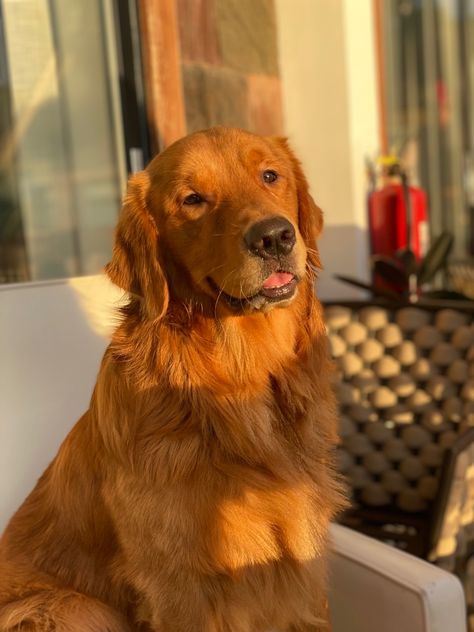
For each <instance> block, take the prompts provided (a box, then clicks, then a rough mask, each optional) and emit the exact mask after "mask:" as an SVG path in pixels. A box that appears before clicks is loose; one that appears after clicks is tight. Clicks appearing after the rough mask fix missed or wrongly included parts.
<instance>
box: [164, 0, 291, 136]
mask: <svg viewBox="0 0 474 632" xmlns="http://www.w3.org/2000/svg"><path fill="white" fill-rule="evenodd" d="M176 2H177V8H178V17H179V38H180V50H181V60H182V65H181V70H182V83H183V92H184V102H185V109H186V125H187V132H188V133H189V132H193V131H196V130H198V129H203V128H206V127H211V126H213V125H228V126H236V127H242V128H244V129H248V130H250V131H253V132H256V133H259V134H281V133H282V131H283V113H282V102H281V94H280V90H281V86H280V79H279V76H278V50H277V32H276V22H275V15H274V4H273V2H274V0H176Z"/></svg>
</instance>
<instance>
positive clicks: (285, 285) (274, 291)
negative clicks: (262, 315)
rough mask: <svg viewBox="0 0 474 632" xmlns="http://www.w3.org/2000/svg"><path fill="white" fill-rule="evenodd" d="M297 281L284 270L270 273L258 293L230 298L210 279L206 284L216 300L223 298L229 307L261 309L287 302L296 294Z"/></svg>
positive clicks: (230, 296) (291, 274) (290, 273)
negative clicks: (268, 305)
mask: <svg viewBox="0 0 474 632" xmlns="http://www.w3.org/2000/svg"><path fill="white" fill-rule="evenodd" d="M298 281H299V279H298V278H297V277H296V276H295V275H294V274H293V273H292V272H287V271H285V270H278V271H276V272H272V274H270V276H269V277H267V278H266V279H265V281H264V282H263V283H262V286H261V288H260V290H259V291H258V292H256V293H255V294H253V295H251V296H232V295H231V294H227V293H226V292H224V290H223V289H222V288H220V287H219V285H218V284H217V283H216V282H215V281H214V279H212V278H211V277H207V282H208V284H209V286H210V287H211V289H212V290H213V291H214V292H215V293H216V294H217V298H218V299H219V298H220V297H222V298H224V299H225V300H226V302H227V303H228V304H229V306H230V307H232V308H234V309H236V308H244V307H250V308H253V309H261V308H262V307H263V306H264V305H266V304H268V303H279V302H283V301H288V300H289V299H291V298H292V297H293V295H294V294H295V292H296V286H297V285H298Z"/></svg>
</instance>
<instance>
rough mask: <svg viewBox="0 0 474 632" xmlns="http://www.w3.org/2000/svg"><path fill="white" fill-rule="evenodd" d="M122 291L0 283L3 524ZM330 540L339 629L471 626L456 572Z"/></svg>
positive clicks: (44, 457)
mask: <svg viewBox="0 0 474 632" xmlns="http://www.w3.org/2000/svg"><path fill="white" fill-rule="evenodd" d="M120 299H121V295H120V293H118V291H117V290H116V289H114V288H113V287H111V286H110V285H109V284H108V283H107V282H106V280H105V279H104V278H103V277H86V278H83V279H72V280H68V281H64V282H62V281H61V282H54V283H41V284H25V285H15V286H7V285H5V286H0V336H1V356H0V358H1V360H0V464H1V465H0V467H1V471H0V530H2V529H3V527H4V526H5V523H6V521H7V519H8V517H9V516H10V515H11V514H12V513H13V511H14V510H15V508H16V507H17V506H18V505H19V504H20V503H21V501H22V500H23V499H24V498H25V496H26V494H27V493H28V491H29V490H30V489H31V488H32V486H33V484H34V482H35V480H36V478H37V477H38V476H39V475H40V474H41V472H42V471H43V470H44V468H45V467H46V465H47V464H48V462H49V461H50V460H51V459H52V458H53V456H54V454H55V453H56V451H57V449H58V447H59V444H60V442H61V441H62V439H63V438H64V437H65V435H66V434H67V433H68V431H69V430H70V428H71V427H72V425H73V424H74V423H75V421H76V420H77V419H78V418H79V416H80V415H81V413H82V412H83V411H84V410H85V409H86V408H87V406H88V402H89V398H90V394H91V392H92V387H93V384H94V380H95V376H96V373H97V370H98V367H99V363H100V358H101V356H102V353H103V351H104V349H105V347H106V345H107V333H108V332H110V330H111V326H112V323H113V316H112V313H113V308H114V307H115V306H116V305H118V304H119V303H120ZM111 308H112V309H111ZM332 548H333V557H332V564H331V609H332V617H333V629H334V632H465V630H466V624H465V607H464V597H463V592H462V588H461V585H460V583H459V581H458V580H457V579H456V578H455V577H454V576H453V575H451V574H449V573H446V572H444V571H442V570H440V569H438V568H436V567H434V566H431V565H430V564H428V563H426V562H423V561H421V560H419V559H417V558H414V557H412V556H411V555H407V554H406V553H403V552H401V551H398V550H395V549H392V548H390V547H388V546H387V545H385V544H381V543H380V542H377V541H375V540H373V539H371V538H367V537H365V536H363V535H360V534H358V533H356V532H354V531H351V530H349V529H347V528H344V527H341V526H339V525H333V527H332Z"/></svg>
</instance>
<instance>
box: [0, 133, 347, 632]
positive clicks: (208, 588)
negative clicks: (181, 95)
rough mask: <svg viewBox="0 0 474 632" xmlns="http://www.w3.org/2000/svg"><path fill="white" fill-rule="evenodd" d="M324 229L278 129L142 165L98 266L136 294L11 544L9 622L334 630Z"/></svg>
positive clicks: (1, 608) (173, 151)
mask: <svg viewBox="0 0 474 632" xmlns="http://www.w3.org/2000/svg"><path fill="white" fill-rule="evenodd" d="M321 227H322V214H321V211H320V209H319V208H318V207H317V206H316V205H315V203H314V202H313V200H312V198H311V197H310V195H309V193H308V185H307V182H306V180H305V178H304V175H303V173H302V170H301V167H300V164H299V162H298V161H297V159H296V158H295V156H294V154H293V153H292V151H291V150H290V149H289V147H288V144H287V142H286V141H285V140H284V139H281V138H264V137H260V136H256V135H254V134H250V133H248V132H244V131H242V130H237V129H229V128H213V129H210V130H206V131H203V132H198V133H196V134H193V135H191V136H188V137H186V138H184V139H182V140H179V141H178V142H176V143H175V144H174V145H172V146H171V147H169V148H168V149H166V151H164V152H163V153H162V154H160V155H158V156H157V157H156V158H155V159H154V160H152V162H151V163H150V165H149V166H148V167H147V169H146V170H145V171H143V172H141V173H138V174H136V175H134V176H132V177H131V179H130V182H129V187H128V193H127V195H126V198H125V201H124V206H123V209H122V212H121V216H120V218H119V223H118V227H117V231H116V240H115V246H114V251H113V256H112V260H111V262H110V263H109V264H108V265H107V267H106V272H107V274H108V275H109V277H110V278H111V280H112V281H113V282H114V283H116V284H117V285H119V286H120V287H121V288H124V289H125V290H127V291H128V292H129V293H130V300H129V302H128V304H127V306H126V307H125V308H124V309H123V314H122V316H123V317H122V319H121V322H120V325H119V326H118V328H117V330H116V332H115V334H114V335H113V338H112V341H111V344H110V346H109V348H108V349H107V351H106V353H105V356H104V358H103V361H102V365H101V367H100V371H99V375H98V378H97V383H96V386H95V389H94V393H93V396H92V400H91V404H90V408H89V410H88V411H87V412H86V413H85V414H84V416H83V417H82V418H81V419H80V420H79V421H78V423H77V424H76V425H75V427H74V428H73V429H72V431H71V432H70V434H69V435H68V437H67V438H66V440H65V441H64V443H63V445H62V446H61V448H60V450H59V453H58V455H57V457H56V458H55V459H54V461H53V462H52V463H51V465H50V466H49V467H48V469H47V470H46V472H45V473H44V474H43V476H42V477H41V478H40V480H39V482H38V483H37V485H36V487H35V489H34V490H33V492H32V493H31V494H30V496H29V497H28V498H27V499H26V500H25V502H24V503H23V505H22V506H21V507H20V509H19V510H18V512H17V513H16V514H15V516H14V517H13V518H12V520H11V522H10V523H9V525H8V527H7V529H6V531H5V533H4V535H3V538H2V540H1V545H0V630H1V631H2V632H6V631H8V632H12V631H13V630H18V631H22V632H24V631H37V632H39V631H41V632H50V631H51V632H52V631H55V632H125V631H134V632H135V631H142V632H145V631H154V632H225V631H227V632H264V631H267V630H269V629H274V630H278V631H282V632H283V631H290V630H291V631H292V632H296V631H309V630H328V629H329V622H328V611H327V610H328V609H327V587H326V558H327V539H328V524H329V521H330V520H331V518H332V517H333V516H334V515H335V513H336V512H337V511H338V510H339V509H340V508H341V507H342V506H343V504H344V494H343V492H342V490H341V487H340V485H339V482H338V480H337V476H336V474H335V470H334V465H333V461H334V447H335V445H336V441H337V432H336V426H337V421H336V406H335V400H334V395H333V391H332V379H333V377H332V375H333V372H332V366H331V362H330V359H329V356H328V345H327V340H326V335H325V327H324V323H323V318H322V311H321V306H320V304H319V302H318V301H317V299H316V298H315V295H314V268H315V267H318V266H319V258H318V251H317V249H316V238H317V236H318V234H319V232H320V230H321ZM71 362H74V358H71Z"/></svg>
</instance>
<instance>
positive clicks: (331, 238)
mask: <svg viewBox="0 0 474 632" xmlns="http://www.w3.org/2000/svg"><path fill="white" fill-rule="evenodd" d="M319 251H320V254H321V261H322V264H323V268H324V269H323V270H322V271H321V272H320V273H319V275H318V276H319V280H318V285H317V288H318V296H319V298H320V299H321V300H323V301H332V300H357V299H364V298H367V293H366V292H364V291H359V290H357V289H356V288H354V287H351V286H350V285H347V284H346V283H342V282H341V281H338V280H337V279H336V278H335V275H336V274H341V275H345V276H353V277H356V278H358V279H361V280H367V281H368V280H369V278H370V269H369V238H368V233H367V230H366V229H364V228H361V227H360V226H356V225H354V224H341V225H333V226H331V225H330V224H326V225H325V227H324V230H323V233H322V235H321V238H320V239H319Z"/></svg>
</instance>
